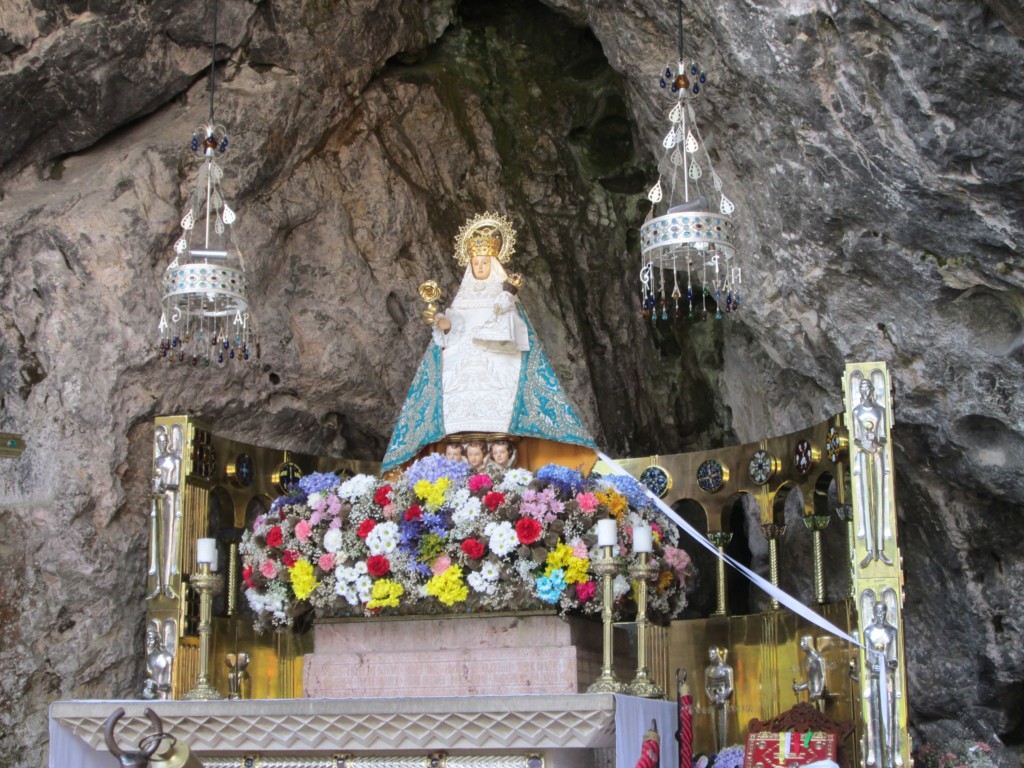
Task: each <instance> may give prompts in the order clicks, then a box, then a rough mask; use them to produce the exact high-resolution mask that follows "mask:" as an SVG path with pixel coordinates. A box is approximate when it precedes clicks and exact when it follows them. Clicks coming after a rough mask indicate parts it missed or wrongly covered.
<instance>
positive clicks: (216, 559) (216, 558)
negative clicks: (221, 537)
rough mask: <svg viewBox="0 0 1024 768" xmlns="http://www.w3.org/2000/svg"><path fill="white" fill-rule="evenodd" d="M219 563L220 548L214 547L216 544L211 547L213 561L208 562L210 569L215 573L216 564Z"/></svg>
mask: <svg viewBox="0 0 1024 768" xmlns="http://www.w3.org/2000/svg"><path fill="white" fill-rule="evenodd" d="M219 563H220V550H218V549H217V548H216V546H215V547H214V549H213V562H212V563H210V570H211V571H213V572H214V573H216V572H217V565H218V564H219Z"/></svg>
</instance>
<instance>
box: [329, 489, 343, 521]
mask: <svg viewBox="0 0 1024 768" xmlns="http://www.w3.org/2000/svg"><path fill="white" fill-rule="evenodd" d="M339 512H341V499H339V498H338V497H337V496H335V495H333V494H332V495H331V496H329V497H328V498H327V514H329V515H330V516H331V517H336V516H337V514H338V513H339Z"/></svg>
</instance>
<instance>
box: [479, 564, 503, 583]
mask: <svg viewBox="0 0 1024 768" xmlns="http://www.w3.org/2000/svg"><path fill="white" fill-rule="evenodd" d="M480 575H481V576H483V577H484V578H485V579H487V580H488V581H497V580H498V577H499V576H500V575H501V569H500V568H498V566H497V564H495V563H492V562H491V561H490V560H488V561H487V562H486V563H484V564H483V566H482V567H481V568H480Z"/></svg>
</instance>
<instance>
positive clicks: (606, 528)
mask: <svg viewBox="0 0 1024 768" xmlns="http://www.w3.org/2000/svg"><path fill="white" fill-rule="evenodd" d="M617 540H618V531H617V526H616V523H615V521H614V520H598V521H597V545H598V546H599V547H614V546H615V544H616V543H617Z"/></svg>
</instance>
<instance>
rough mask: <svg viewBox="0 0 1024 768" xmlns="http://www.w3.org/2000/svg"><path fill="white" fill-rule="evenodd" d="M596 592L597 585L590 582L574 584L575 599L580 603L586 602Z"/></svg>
mask: <svg viewBox="0 0 1024 768" xmlns="http://www.w3.org/2000/svg"><path fill="white" fill-rule="evenodd" d="M595 592H597V585H596V584H594V582H592V581H582V582H579V583H578V584H576V597H577V599H578V600H579V601H580V602H581V603H585V602H587V600H589V599H590V598H592V597H593V596H594V593H595Z"/></svg>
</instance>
